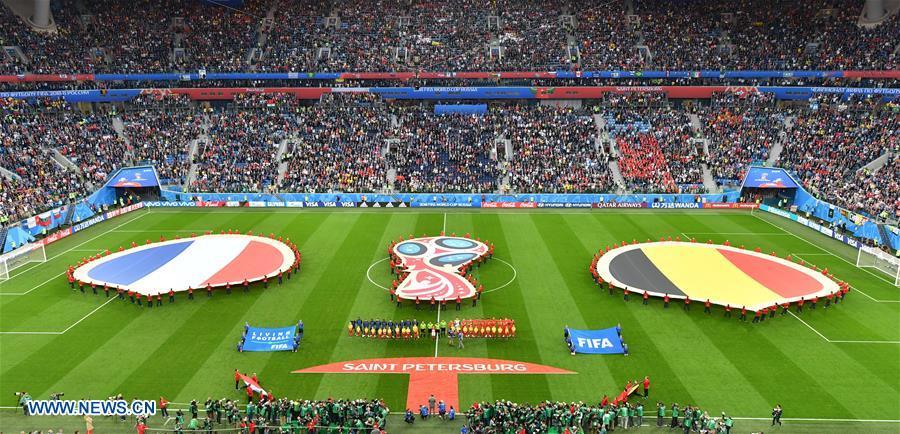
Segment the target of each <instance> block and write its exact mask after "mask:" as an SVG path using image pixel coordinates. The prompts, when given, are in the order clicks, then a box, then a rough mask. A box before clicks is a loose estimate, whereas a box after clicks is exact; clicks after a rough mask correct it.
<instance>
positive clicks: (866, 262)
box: [856, 246, 900, 286]
mask: <svg viewBox="0 0 900 434" xmlns="http://www.w3.org/2000/svg"><path fill="white" fill-rule="evenodd" d="M856 266H857V267H862V268H875V269H877V270H879V271H881V272H883V273H885V274H887V275H888V276H890V277H891V280H893V282H894V286H900V258H898V257H896V256H891V255H890V254H888V253H886V252H884V251H881V250H879V249H875V248H872V247H868V246H863V247H861V248H860V249H859V254H858V255H857V257H856Z"/></svg>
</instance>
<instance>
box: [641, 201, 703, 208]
mask: <svg viewBox="0 0 900 434" xmlns="http://www.w3.org/2000/svg"><path fill="white" fill-rule="evenodd" d="M650 208H656V209H698V208H700V204H699V203H698V202H653V203H651V204H650Z"/></svg>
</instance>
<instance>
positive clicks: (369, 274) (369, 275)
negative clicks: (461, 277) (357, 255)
mask: <svg viewBox="0 0 900 434" xmlns="http://www.w3.org/2000/svg"><path fill="white" fill-rule="evenodd" d="M388 259H389V258H381V259H379V260H377V261H375V262H373V263H372V265H369V268H367V269H366V279H368V280H369V283H371V284H373V285H375V286H377V287H379V288H381V289H383V290H385V291H388V292H390V291H391V289H390V288H388V287H387V286H384V285H382V284H380V283H378V282H376V281H375V279H372V269H373V268H375V266H376V265H378V264H380V263H382V262H384V261H387V260H388ZM491 261H498V262H502V263H504V264H506V266H507V267H509V268H510V269H511V270H512V272H513V275H512V277H511V278H510V279H509V280H507V281H506V283H504V284H502V285H500V286H498V287H496V288H491V289H485V290H484V292H485V293H488V292H494V291H498V290H501V289H503V288H506V287H507V286H509V285H511V284H512V283H513V282H514V281H515V280H516V278H518V277H519V271H518V270H516V267H514V266H513V264H510V263H509V262H507V261H504V260H503V259H500V258H491Z"/></svg>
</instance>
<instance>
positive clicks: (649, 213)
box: [153, 208, 750, 217]
mask: <svg viewBox="0 0 900 434" xmlns="http://www.w3.org/2000/svg"><path fill="white" fill-rule="evenodd" d="M210 209H212V208H210ZM421 209H423V208H406V210H404V209H403V208H392V209H385V208H377V209H372V210H371V211H350V210H347V209H343V208H297V209H296V211H294V210H284V209H283V208H281V210H280V211H279V208H275V209H272V208H253V209H251V208H247V209H246V210H244V211H216V212H215V213H214V214H246V213H253V212H267V213H269V214H299V213H315V212H321V213H330V212H340V213H342V214H372V213H376V212H390V213H403V212H416V211H415V210H421ZM454 209H463V208H454ZM467 209H474V208H467ZM655 211H656V214H654V213H653V212H652V211H650V210H647V211H644V212H641V211H630V212H629V211H609V210H606V209H604V210H596V211H578V210H574V209H573V210H571V211H527V210H524V209H523V210H519V211H512V210H508V211H499V210H498V211H494V210H490V209H484V210H482V211H478V212H473V211H451V212H450V213H449V214H472V215H476V214H486V213H489V214H513V215H515V214H518V215H528V214H548V215H553V214H559V215H566V214H590V215H593V214H599V215H602V214H607V215H644V216H648V217H650V216H654V215H659V214H661V213H664V214H674V215H682V214H698V213H699V214H703V215H705V216H708V215H717V216H735V215H740V214H741V213H743V214H746V215H750V214H749V213H747V212H741V211H733V212H714V211H697V210H694V211H684V210H662V211H661V210H658V209H657V210H655ZM185 212H199V211H198V210H197V209H196V208H193V209H192V208H180V209H179V210H178V211H175V210H172V211H153V214H184V213H185ZM207 213H209V211H207ZM419 213H420V214H441V212H421V211H420V212H419ZM210 215H211V214H210Z"/></svg>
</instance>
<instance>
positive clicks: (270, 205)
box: [250, 202, 285, 208]
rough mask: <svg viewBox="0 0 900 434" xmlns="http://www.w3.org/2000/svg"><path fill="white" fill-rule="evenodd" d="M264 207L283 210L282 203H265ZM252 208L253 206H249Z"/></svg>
mask: <svg viewBox="0 0 900 434" xmlns="http://www.w3.org/2000/svg"><path fill="white" fill-rule="evenodd" d="M265 204H266V206H267V207H269V208H284V206H285V205H284V202H265ZM250 206H253V205H250Z"/></svg>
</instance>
